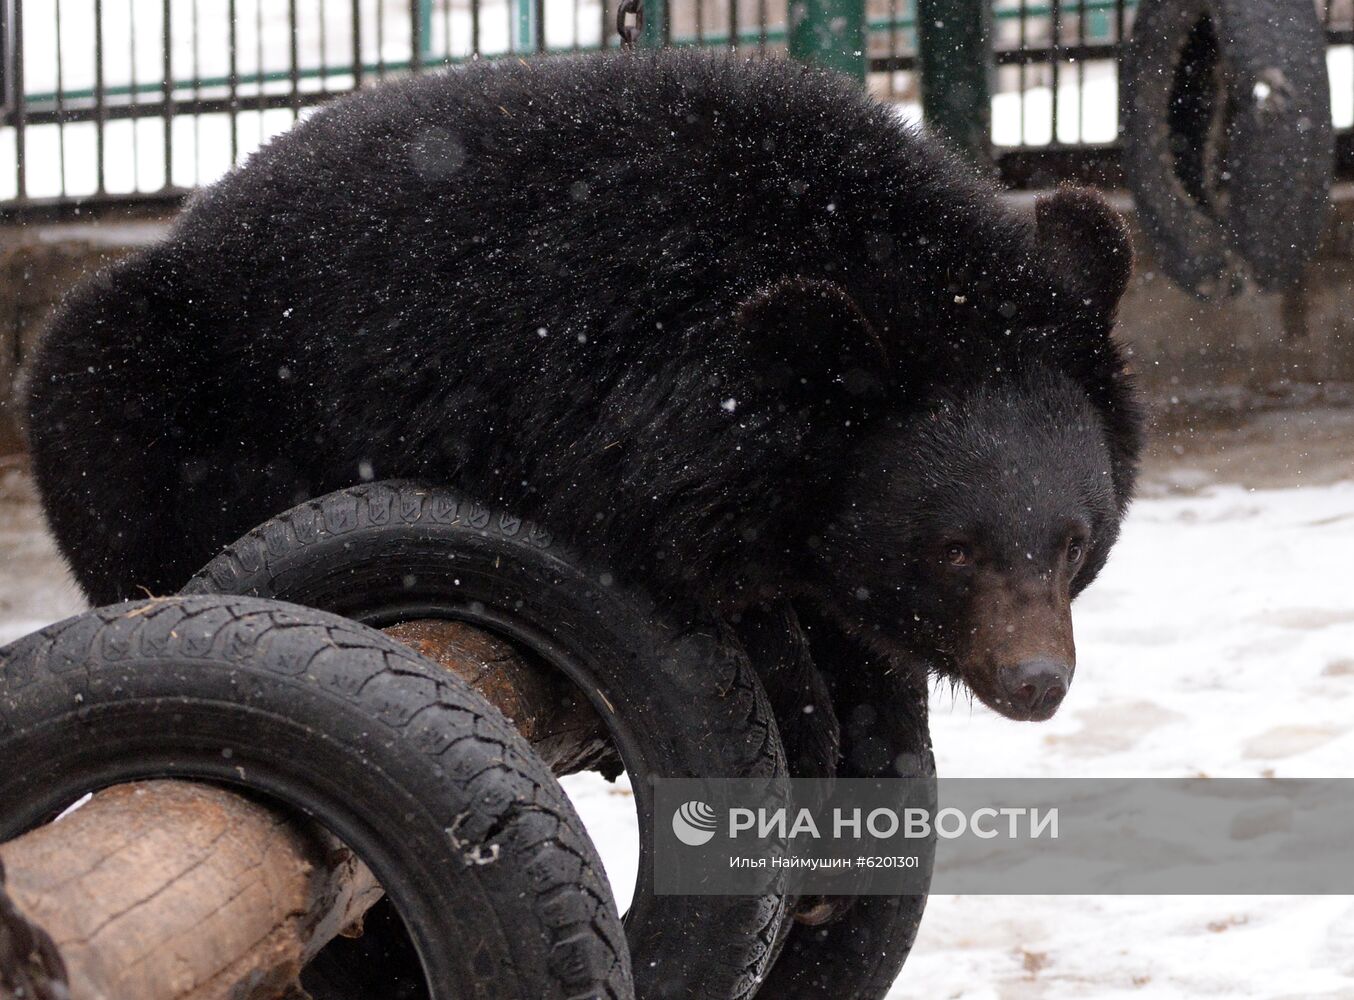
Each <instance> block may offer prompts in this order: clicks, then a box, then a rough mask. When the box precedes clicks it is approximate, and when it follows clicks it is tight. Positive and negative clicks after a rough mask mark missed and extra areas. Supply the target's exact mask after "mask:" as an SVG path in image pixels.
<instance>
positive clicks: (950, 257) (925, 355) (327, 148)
mask: <svg viewBox="0 0 1354 1000" xmlns="http://www.w3.org/2000/svg"><path fill="white" fill-rule="evenodd" d="M1039 215H1040V225H1039V231H1040V234H1042V236H1036V233H1035V227H1034V225H1033V222H1032V220H1031V219H1029V218H1027V217H1024V216H1021V215H1018V214H1016V213H1014V212H1011V211H1008V210H1007V209H1006V208H1004V207H1003V206H1002V204H1001V203H1000V201H999V200H998V197H997V194H996V192H995V190H994V189H993V188H992V187H990V186H989V185H988V184H986V183H985V182H982V181H980V180H978V179H977V178H975V177H974V176H973V175H972V174H971V173H970V172H969V171H967V170H966V169H965V168H964V167H963V166H961V165H960V164H959V163H958V162H957V161H956V160H955V159H953V158H951V157H950V156H949V155H948V154H946V153H945V152H943V151H942V150H940V149H939V148H938V147H937V146H936V145H934V144H932V143H931V142H929V141H927V140H926V139H924V138H923V137H921V136H920V135H918V134H916V133H914V132H913V131H910V130H909V129H908V128H906V127H904V126H903V125H901V124H900V123H899V122H898V120H897V119H896V117H895V115H894V113H893V112H892V111H891V110H890V109H888V108H887V107H885V106H883V105H880V104H878V103H876V102H874V101H872V100H870V99H868V98H867V97H866V96H865V95H864V94H863V93H861V92H860V91H858V90H857V89H856V88H855V87H853V86H852V85H850V84H849V83H848V82H847V81H846V80H844V79H838V78H836V77H833V76H831V75H828V74H825V73H822V72H819V71H816V70H812V69H807V68H804V67H801V66H798V65H795V64H791V63H788V62H782V61H777V60H760V61H750V62H744V61H738V60H736V59H733V58H731V57H725V56H717V55H708V54H699V53H691V52H688V53H677V52H662V53H642V54H633V55H628V56H593V57H585V58H572V59H551V60H543V61H537V62H532V63H524V62H509V61H503V62H501V63H495V64H492V65H488V64H480V65H475V66H471V67H467V68H465V69H462V70H458V71H455V72H452V73H449V74H447V75H444V76H434V77H425V78H421V79H418V80H412V81H407V82H402V83H397V84H394V85H391V86H384V87H381V88H379V89H375V90H372V91H369V92H365V93H361V94H358V95H355V96H352V97H348V98H345V99H343V100H340V101H337V102H335V103H333V104H331V105H329V106H328V107H326V108H324V109H323V110H321V111H319V112H318V113H317V114H315V115H314V116H313V117H312V118H310V119H309V120H308V121H306V122H305V123H303V124H302V125H300V126H299V127H297V128H295V129H294V130H292V131H291V132H290V133H288V134H287V135H285V136H283V137H282V138H280V139H278V140H276V141H275V142H273V143H271V144H270V145H268V146H267V147H266V148H264V149H262V150H261V151H260V152H258V153H257V154H255V155H254V156H253V157H252V158H251V159H250V161H249V162H248V163H247V164H246V165H245V166H244V167H242V168H241V169H239V170H237V171H235V172H234V173H232V174H231V175H229V176H228V177H226V178H225V179H224V180H223V181H221V182H220V183H218V184H216V185H214V186H212V187H210V188H208V189H206V190H205V191H203V192H202V193H201V194H200V195H198V196H197V197H196V198H195V200H194V201H193V203H192V205H191V207H190V208H189V209H188V210H187V211H186V212H185V213H184V214H183V216H182V217H181V218H180V219H179V220H178V222H177V223H176V224H175V226H174V228H173V230H172V232H171V234H170V236H169V238H168V239H167V240H166V241H165V242H163V243H162V244H160V245H158V246H155V247H152V248H149V249H147V250H145V251H144V252H142V253H140V254H138V255H137V256H135V257H133V258H131V259H129V260H127V261H125V262H124V263H121V264H119V265H117V266H115V267H114V268H112V269H111V270H109V271H108V272H106V273H104V274H103V275H101V276H99V277H98V278H96V279H95V280H93V281H92V282H90V283H88V284H87V285H85V286H84V287H83V288H81V289H80V290H79V291H78V292H76V293H75V294H74V295H73V296H72V297H71V298H70V300H69V301H68V302H67V303H66V305H65V306H64V308H63V310H62V311H61V313H60V315H59V317H58V319H57V320H56V323H55V325H54V326H53V328H52V330H51V332H50V334H49V335H48V336H47V338H46V340H45V342H44V345H43V347H42V349H41V352H40V354H39V356H38V357H37V360H36V362H35V364H34V368H33V372H32V375H31V380H30V386H31V388H30V400H29V417H30V436H31V444H32V450H33V457H34V467H35V471H36V475H37V480H38V484H39V487H40V489H41V493H42V498H43V501H44V504H45V506H46V510H47V514H48V517H49V519H50V522H51V526H52V528H53V530H54V532H55V534H56V537H57V540H58V542H59V544H60V546H61V549H62V551H63V553H64V554H65V555H66V557H67V558H68V559H69V561H70V563H71V565H72V566H73V568H74V570H75V573H76V575H77V577H78V579H79V581H80V583H81V585H82V586H83V587H84V588H85V590H86V591H87V592H88V594H89V596H90V597H91V599H92V600H94V601H95V602H96V603H107V602H111V601H113V600H116V599H120V598H123V597H127V596H129V595H132V594H135V593H139V592H141V591H142V590H148V591H150V592H152V593H164V592H169V591H173V590H174V589H176V588H177V587H179V586H180V585H181V584H182V583H183V582H184V581H185V580H186V579H187V578H188V577H189V576H190V575H191V574H192V573H193V572H194V571H195V570H196V569H198V568H199V567H200V566H201V565H202V564H203V563H204V562H206V561H207V560H208V559H209V558H210V557H211V556H212V555H213V554H214V553H215V552H216V551H217V550H218V549H219V548H220V547H221V546H222V545H224V544H226V543H227V542H229V541H231V540H233V539H234V538H235V537H237V536H238V535H240V534H242V533H243V532H245V531H246V530H247V529H249V528H250V527H252V526H254V525H255V524H257V523H259V522H261V521H263V520H264V519H266V518H267V517H269V516H271V515H273V514H275V513H277V512H278V511H280V510H282V509H284V508H286V507H288V506H289V505H291V504H293V503H295V502H297V501H299V500H301V499H303V498H305V497H310V496H314V495H317V494H321V493H324V492H327V491H329V490H333V489H336V488H339V487H342V486H345V485H349V484H351V483H354V482H356V481H359V480H360V479H363V478H373V477H374V478H388V477H410V478H415V479H422V480H427V481H435V482H440V483H447V484H452V485H455V486H456V487H457V488H459V489H461V490H463V491H465V492H467V493H469V494H471V495H475V496H477V497H479V498H481V499H483V500H484V501H485V502H489V503H496V504H501V505H503V506H505V507H507V508H509V509H512V510H514V511H518V512H520V513H522V514H523V515H526V516H530V517H533V518H537V519H539V520H542V521H544V522H546V523H547V524H549V525H550V526H551V527H552V528H553V529H554V530H556V531H557V532H559V533H561V534H564V535H567V536H570V537H571V538H573V539H574V540H575V541H576V542H578V543H580V544H582V545H584V546H586V547H587V548H589V549H590V550H592V551H593V552H594V553H595V554H596V555H597V556H598V558H600V559H602V560H605V561H606V562H609V563H610V564H611V565H612V566H613V567H615V569H616V570H617V571H618V572H619V573H621V574H624V575H628V576H629V577H630V578H632V579H635V580H637V581H639V582H640V583H642V584H643V585H645V586H649V587H651V588H653V589H654V590H655V591H656V592H658V593H660V594H663V593H668V594H680V595H681V596H683V597H686V598H694V599H695V600H696V601H697V602H699V603H703V604H705V605H707V606H721V607H724V608H729V609H734V610H736V609H738V608H740V607H744V606H748V605H752V604H765V603H767V602H768V601H770V600H771V599H773V598H775V597H780V596H786V595H789V596H794V595H796V594H801V593H807V592H812V596H813V597H814V599H815V600H817V601H818V602H819V603H821V604H825V605H827V606H828V607H829V609H830V608H831V607H832V606H833V605H834V604H843V603H851V602H852V601H853V600H854V597H853V596H852V595H853V594H854V593H855V591H856V590H857V589H866V590H871V591H874V592H876V593H880V592H883V591H884V590H886V589H888V588H890V587H892V586H893V585H894V583H895V581H891V580H889V579H881V578H880V573H881V572H882V570H881V569H880V567H881V566H882V565H884V563H881V562H880V561H879V560H876V559H871V558H862V559H861V560H860V561H859V564H858V568H859V573H860V579H858V580H854V579H851V580H848V579H846V577H850V576H851V572H850V570H849V568H848V569H847V570H845V571H844V570H843V569H842V560H841V558H840V555H841V554H842V553H849V552H853V551H855V549H854V548H853V546H856V547H858V546H860V545H861V544H867V543H868V539H869V537H870V535H871V532H872V531H873V530H874V528H875V527H877V525H864V526H859V527H860V531H859V532H858V533H857V534H856V535H853V536H851V537H850V538H840V536H841V534H842V529H841V527H840V526H841V525H842V523H843V516H844V515H845V514H848V513H849V512H851V511H852V510H860V509H862V508H864V507H867V506H869V507H873V508H876V509H877V510H878V511H879V514H878V517H879V518H882V519H883V520H885V521H888V520H889V519H890V518H899V517H901V516H903V514H904V511H902V510H899V509H898V506H897V505H898V504H899V503H904V502H910V497H909V496H908V495H907V494H906V492H901V493H896V494H895V493H891V492H890V491H891V490H895V489H897V490H904V489H905V487H906V488H910V487H909V486H908V484H906V483H904V484H901V485H899V486H897V487H896V488H895V487H892V486H889V485H888V484H886V483H882V482H878V481H872V480H871V479H870V478H869V477H868V476H863V475H862V474H861V471H862V470H867V469H869V468H870V467H871V464H870V463H872V462H874V461H875V460H876V457H877V455H878V454H879V453H881V450H888V449H889V448H892V449H895V450H901V451H902V452H903V453H907V454H911V451H913V450H915V449H916V448H917V447H919V445H917V443H916V441H908V440H903V439H902V438H900V437H899V435H911V434H914V433H915V430H916V428H917V426H918V424H917V420H918V419H919V418H920V417H921V416H922V415H931V414H934V413H936V412H938V407H941V406H942V405H950V406H952V407H954V408H956V411H962V410H963V408H964V407H965V406H966V405H967V404H966V401H967V400H970V399H974V398H978V397H975V396H974V394H975V393H978V394H980V395H981V398H983V399H987V398H989V397H990V396H991V395H992V394H993V393H998V394H1000V393H1005V394H1006V395H1005V396H1003V397H1002V398H1004V399H1008V400H1009V399H1017V402H1016V403H1014V404H1012V405H1013V406H1014V410H1011V409H1010V408H1009V407H1008V409H1007V412H1008V413H1010V412H1014V413H1015V416H1014V418H1013V420H1012V421H1011V422H1010V423H1008V424H1007V425H1005V427H1004V428H999V429H998V430H997V431H994V432H993V433H996V434H997V435H998V436H999V437H1000V436H1001V435H1002V434H1003V433H1005V431H1006V430H1011V429H1014V430H1015V432H1016V434H1017V437H1018V436H1019V430H1020V428H1022V427H1026V426H1029V425H1030V424H1031V422H1033V423H1038V415H1039V414H1043V415H1044V416H1045V417H1047V418H1048V419H1051V420H1053V421H1054V423H1055V424H1056V423H1057V422H1059V421H1062V420H1063V419H1064V418H1069V419H1072V420H1073V421H1074V422H1076V421H1080V422H1082V423H1085V422H1087V421H1089V422H1090V423H1092V424H1093V425H1094V427H1095V434H1096V436H1097V439H1096V441H1095V442H1093V444H1092V445H1090V446H1088V447H1091V450H1092V451H1093V452H1094V455H1091V456H1089V457H1088V458H1087V461H1090V462H1092V463H1095V462H1099V461H1101V459H1102V458H1103V460H1104V461H1107V462H1108V464H1109V470H1108V471H1109V472H1110V479H1111V487H1110V492H1109V494H1108V496H1109V501H1108V502H1109V509H1108V512H1106V513H1105V520H1106V531H1105V533H1103V534H1102V535H1101V536H1100V543H1099V545H1098V548H1097V552H1098V553H1099V555H1100V557H1101V559H1102V560H1103V553H1104V552H1107V551H1108V543H1109V541H1112V538H1113V529H1117V522H1118V518H1119V516H1120V515H1121V513H1122V510H1123V507H1124V505H1125V504H1126V503H1127V501H1128V498H1129V495H1130V493H1131V490H1132V481H1133V469H1134V464H1135V461H1136V456H1137V450H1138V418H1137V415H1136V411H1135V408H1134V406H1133V405H1132V398H1131V393H1130V390H1129V386H1128V382H1127V379H1126V378H1125V376H1124V375H1123V363H1122V359H1121V357H1120V354H1119V352H1118V350H1117V348H1116V347H1115V345H1114V343H1113V342H1112V340H1111V338H1110V328H1111V326H1112V323H1113V310H1114V306H1115V303H1116V302H1117V299H1118V295H1119V293H1120V292H1121V291H1122V288H1123V282H1124V281H1125V280H1126V275H1127V268H1128V266H1129V252H1128V245H1127V242H1126V239H1125V237H1124V234H1123V230H1122V225H1121V224H1120V223H1119V222H1118V220H1117V219H1116V218H1115V217H1114V216H1113V213H1111V212H1109V211H1108V209H1105V208H1104V206H1103V204H1102V203H1101V202H1100V201H1099V200H1098V199H1097V198H1096V197H1095V196H1093V195H1089V194H1084V193H1077V192H1067V193H1063V194H1060V195H1057V196H1055V197H1054V198H1052V199H1050V200H1049V201H1048V202H1046V203H1045V204H1044V205H1043V206H1042V207H1041V209H1040V213H1039ZM1069 239H1071V240H1073V241H1076V240H1087V241H1090V242H1092V243H1094V244H1095V246H1094V247H1093V248H1089V249H1093V250H1094V252H1086V253H1082V252H1081V251H1082V250H1085V249H1088V248H1087V247H1077V246H1069V245H1068V240H1069ZM1069 387H1070V388H1069ZM1049 392H1052V394H1053V396H1054V397H1056V398H1055V399H1054V400H1053V401H1049V400H1048V399H1046V398H1045V397H1046V396H1047V394H1048V393H1049ZM1012 393H1014V394H1015V396H1012V395H1011V394H1012ZM1069 394H1070V396H1071V397H1073V399H1072V401H1071V402H1069V401H1068V399H1067V398H1066V397H1068V396H1069ZM1024 399H1027V400H1028V401H1029V407H1028V409H1029V413H1025V412H1023V408H1024V404H1023V403H1021V402H1019V400H1024ZM1078 401H1080V402H1078ZM1078 406H1080V407H1081V409H1080V410H1079V409H1078V408H1077V407H1078ZM982 412H983V413H984V414H987V415H989V416H991V417H992V418H993V419H994V420H997V421H1001V420H1002V419H1003V418H1002V417H1001V416H1000V413H1001V412H1002V411H1001V408H999V407H993V406H987V407H986V408H985V409H983V410H982ZM1030 414H1034V415H1035V416H1031V415H1030ZM1050 415H1051V416H1050ZM1069 415H1070V417H1069ZM927 419H930V417H929V416H928V417H927ZM1045 422H1047V421H1045ZM1041 426H1042V425H1041ZM1040 433H1042V432H1040ZM1007 437H1008V438H1009V437H1010V436H1009V435H1007ZM1012 440H1013V444H1012V447H1014V448H1017V449H1019V450H1020V451H1021V454H1025V453H1030V452H1039V449H1040V446H1041V443H1042V442H1043V441H1044V440H1045V438H1040V437H1039V436H1038V435H1037V434H1036V435H1035V436H1033V437H1030V438H1028V439H1020V440H1014V439H1012ZM937 457H938V460H940V461H942V462H943V461H945V456H944V454H940V455H938V456H937ZM1065 457H1066V456H1064V455H1062V454H1060V453H1056V450H1055V451H1053V452H1049V451H1044V452H1040V454H1039V457H1038V458H1037V461H1042V462H1052V463H1054V464H1057V463H1059V462H1061V461H1063V459H1064V458H1065ZM1032 460H1036V459H1032ZM1073 478H1075V477H1073ZM880 497H883V499H882V500H881V499H880ZM848 520H849V519H848ZM831 538H840V548H839V550H838V553H837V554H836V555H835V556H834V557H832V558H829V559H827V564H828V566H827V568H826V569H824V559H825V557H824V555H823V552H822V549H823V540H824V539H831ZM863 540H864V541H863ZM820 576H821V577H822V578H823V579H832V580H837V581H838V583H839V584H840V585H839V586H837V587H836V588H835V589H834V588H833V587H830V586H825V585H822V583H821V581H820V580H818V579H817V578H818V577H820ZM811 585H812V586H811ZM1082 585H1084V581H1083V584H1082ZM839 610H840V609H839ZM876 613H877V614H885V613H887V614H888V615H891V616H892V615H895V614H897V613H899V612H898V609H897V608H894V607H893V606H892V605H889V606H888V609H887V611H885V610H884V609H883V606H881V609H880V610H879V611H877V612H876ZM858 616H859V609H858V608H856V607H855V605H854V604H852V606H851V608H850V609H849V613H848V612H845V611H844V612H842V614H841V615H838V617H842V618H847V619H851V620H852V621H853V622H854V621H855V619H856V618H858ZM858 624H859V623H858V622H857V623H856V625H853V626H852V627H853V628H854V627H857V626H858ZM872 624H873V625H874V626H878V627H884V628H886V629H892V628H893V624H892V623H890V622H882V621H878V622H874V623H872Z"/></svg>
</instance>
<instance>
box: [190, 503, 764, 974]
mask: <svg viewBox="0 0 1354 1000" xmlns="http://www.w3.org/2000/svg"><path fill="white" fill-rule="evenodd" d="M184 592H185V593H224V594H249V595H254V596H259V597H271V598H278V599H283V600H287V601H292V602H295V603H298V604H305V605H308V606H310V607H317V608H323V609H324V610H326V611H331V612H333V613H336V614H340V615H343V616H345V617H348V618H353V619H356V620H358V621H361V622H363V623H365V624H368V625H372V626H375V627H378V628H379V627H384V626H387V625H391V624H394V623H396V622H401V621H410V620H414V619H422V618H451V619H456V620H460V621H465V622H469V623H471V624H474V625H477V626H479V627H482V628H485V629H487V630H489V631H492V632H495V633H498V634H499V635H502V636H504V637H506V638H508V639H510V640H512V641H513V642H515V643H517V644H519V645H520V646H523V647H525V648H527V649H529V650H531V651H532V652H534V653H536V654H537V655H538V656H540V657H541V658H542V659H544V660H545V662H547V663H550V664H551V665H553V666H555V667H556V668H558V669H560V670H561V671H563V672H564V673H565V674H566V675H567V676H568V677H569V678H570V679H571V680H572V681H573V682H574V683H575V684H576V685H577V686H578V688H579V689H580V690H581V691H582V692H583V693H584V694H585V695H586V697H587V698H588V699H589V701H590V702H591V703H592V705H593V707H594V708H595V709H596V710H597V713H598V715H599V716H600V717H601V718H602V720H603V722H604V723H605V725H606V727H607V730H608V732H609V733H610V736H611V739H612V741H613V743H614V744H615V747H616V749H617V751H618V752H619V755H620V758H621V760H622V762H623V763H624V765H625V768H626V770H627V771H629V773H630V774H631V776H632V782H631V784H632V787H633V789H634V797H635V807H636V812H637V813H638V817H639V829H640V836H641V843H640V864H639V873H638V879H637V883H636V888H635V897H634V900H633V902H632V905H631V907H630V910H629V912H628V913H627V914H626V916H625V927H626V935H627V938H628V940H629V942H630V953H631V957H632V964H633V967H634V969H635V985H636V990H637V992H638V994H639V995H640V996H641V997H643V998H644V1000H655V998H663V997H689V996H699V997H704V998H724V997H747V996H751V994H752V993H753V992H755V991H756V989H757V987H758V985H759V983H760V981H761V976H762V974H763V972H764V971H765V969H766V967H767V965H768V964H769V962H770V959H771V957H772V954H773V949H774V947H775V944H776V940H777V936H778V931H779V929H780V926H781V923H782V921H783V919H784V914H785V900H784V897H783V895H782V893H781V891H780V886H781V885H782V884H783V878H782V877H781V876H780V875H779V874H777V873H768V884H767V891H766V893H765V894H764V895H762V896H752V897H748V896H691V897H686V896H663V897H661V898H660V897H657V896H655V895H654V891H653V886H654V867H653V866H654V858H653V845H652V842H651V841H652V833H653V830H654V804H653V798H654V794H653V789H652V787H651V786H650V783H649V782H650V779H652V778H655V777H681V778H692V777H696V778H763V779H767V780H770V781H772V782H783V781H784V779H785V776H786V770H785V759H784V753H783V750H782V748H781V742H780V737H779V735H778V733H777V729H776V724H775V721H774V719H773V717H772V714H771V710H770V708H769V707H768V705H767V701H766V695H765V693H764V692H763V690H762V687H761V684H760V682H759V681H758V680H757V678H756V676H755V675H754V674H753V672H752V669H751V667H750V666H749V664H748V662H747V659H746V657H745V655H744V654H743V653H742V650H741V648H740V647H739V645H738V643H737V641H736V639H735V638H734V637H733V636H731V635H729V634H727V633H725V632H724V631H723V630H722V629H721V628H719V627H718V626H708V627H707V626H705V625H703V624H701V623H696V624H692V623H691V619H690V618H688V619H686V620H684V621H678V620H676V618H675V616H674V615H673V614H671V613H669V612H664V614H663V615H662V616H661V617H660V616H659V614H658V612H657V610H656V609H655V607H654V606H653V604H652V602H650V601H649V600H648V599H647V598H645V597H644V596H643V595H639V594H636V593H634V592H632V591H629V590H627V589H626V588H623V587H621V586H620V585H618V584H617V583H616V582H615V581H613V580H612V579H611V578H610V577H609V576H607V575H606V574H604V573H601V572H596V571H593V570H590V569H588V568H587V567H586V564H585V563H584V561H583V560H582V559H581V558H579V557H578V556H577V555H575V554H573V553H571V552H570V551H569V550H567V549H566V548H565V547H563V546H561V545H560V544H559V543H558V542H556V541H555V540H554V539H553V538H552V536H551V535H550V533H549V532H547V531H546V530H545V529H543V528H541V527H539V526H537V525H533V524H531V523H529V522H525V521H522V520H521V519H519V518H516V517H514V516H513V515H510V514H507V513H502V512H495V511H491V510H489V509H487V508H485V507H482V506H480V505H478V504H475V503H473V502H470V501H467V500H465V499H463V498H462V497H460V496H459V495H457V494H456V493H454V492H452V491H450V490H446V489H442V488H436V487H424V486H419V485H416V484H413V483H407V482H388V483H373V484H369V485H365V486H358V487H353V488H351V489H346V490H340V491H338V492H336V493H331V494H329V495H327V496H324V497H320V498H318V499H315V500H311V501H307V502H306V503H303V504H300V505H299V506H297V507H294V508H292V509H291V510H289V511H287V512H286V513H284V514H281V515H279V516H277V517H275V518H273V519H272V520H270V521H268V522H267V523H265V524H263V525H261V526H259V527H258V528H255V529H254V530H253V531H251V532H249V533H248V534H247V535H245V536H244V537H243V538H241V539H240V540H239V541H237V542H236V543H235V544H233V545H231V546H229V547H228V548H227V549H226V550H225V551H223V552H222V553H221V554H220V555H219V556H217V558H215V559H214V560H212V562H210V563H209V564H208V565H207V566H206V567H204V568H203V569H202V570H201V571H200V572H199V573H198V574H197V575H196V576H195V577H194V578H193V579H192V580H191V581H190V582H189V583H188V585H187V586H186V587H185V588H184Z"/></svg>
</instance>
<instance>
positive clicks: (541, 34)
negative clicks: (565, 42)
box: [532, 0, 545, 52]
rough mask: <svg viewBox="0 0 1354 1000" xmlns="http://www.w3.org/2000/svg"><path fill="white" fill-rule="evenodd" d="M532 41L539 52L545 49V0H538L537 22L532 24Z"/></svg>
mask: <svg viewBox="0 0 1354 1000" xmlns="http://www.w3.org/2000/svg"><path fill="white" fill-rule="evenodd" d="M532 27H533V28H534V29H535V30H533V31H532V41H533V43H534V44H535V46H536V51H537V52H544V51H545V0H536V23H535V24H534V25H532Z"/></svg>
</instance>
